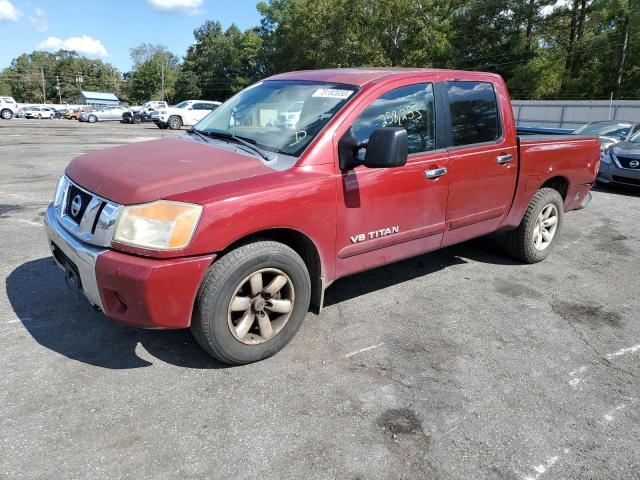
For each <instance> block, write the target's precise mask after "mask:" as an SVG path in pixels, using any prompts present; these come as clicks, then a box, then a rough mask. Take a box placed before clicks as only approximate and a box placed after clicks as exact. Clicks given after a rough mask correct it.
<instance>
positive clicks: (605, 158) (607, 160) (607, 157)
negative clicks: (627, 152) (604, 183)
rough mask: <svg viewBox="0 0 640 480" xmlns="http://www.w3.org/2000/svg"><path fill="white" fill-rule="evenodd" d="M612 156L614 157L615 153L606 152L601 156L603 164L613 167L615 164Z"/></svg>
mask: <svg viewBox="0 0 640 480" xmlns="http://www.w3.org/2000/svg"><path fill="white" fill-rule="evenodd" d="M611 155H613V153H611V152H607V151H604V152H602V153H601V154H600V161H601V162H602V163H606V164H607V165H611V164H612V163H613V160H612V159H611Z"/></svg>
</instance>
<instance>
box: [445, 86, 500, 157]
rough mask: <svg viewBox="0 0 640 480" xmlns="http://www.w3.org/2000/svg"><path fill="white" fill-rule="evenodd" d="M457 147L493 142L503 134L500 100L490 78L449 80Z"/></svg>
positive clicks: (452, 127)
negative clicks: (487, 79) (466, 80)
mask: <svg viewBox="0 0 640 480" xmlns="http://www.w3.org/2000/svg"><path fill="white" fill-rule="evenodd" d="M447 95H448V97H449V104H450V106H451V140H452V145H453V146H454V147H458V146H461V145H471V144H474V143H483V142H493V141H495V140H497V139H498V138H499V137H500V117H499V115H498V102H497V100H496V93H495V91H494V90H493V85H492V84H491V83H489V82H448V83H447Z"/></svg>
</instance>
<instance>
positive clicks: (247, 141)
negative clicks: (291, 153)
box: [198, 130, 271, 162]
mask: <svg viewBox="0 0 640 480" xmlns="http://www.w3.org/2000/svg"><path fill="white" fill-rule="evenodd" d="M198 133H200V132H198ZM201 133H202V134H204V135H206V136H208V137H212V138H222V139H225V140H232V141H234V142H236V143H239V144H240V145H243V146H244V147H247V148H248V149H249V150H251V151H252V152H253V153H257V154H258V155H259V156H260V157H261V158H262V159H263V160H265V161H267V162H270V161H271V157H269V156H268V155H267V154H265V153H264V152H263V151H262V150H261V149H260V148H258V147H256V145H255V143H256V142H255V141H254V140H250V139H245V138H243V137H239V136H237V135H236V134H235V133H227V132H219V131H217V130H209V131H206V130H204V131H202V132H201Z"/></svg>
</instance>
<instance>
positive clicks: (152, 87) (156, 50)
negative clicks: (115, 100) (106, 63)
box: [129, 43, 180, 103]
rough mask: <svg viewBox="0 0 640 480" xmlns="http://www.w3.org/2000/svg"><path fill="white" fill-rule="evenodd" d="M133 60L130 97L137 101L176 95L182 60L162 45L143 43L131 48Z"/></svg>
mask: <svg viewBox="0 0 640 480" xmlns="http://www.w3.org/2000/svg"><path fill="white" fill-rule="evenodd" d="M130 55H131V60H133V64H134V66H133V72H132V73H131V75H130V77H131V87H130V95H129V96H130V99H131V100H132V101H133V102H136V103H144V102H146V101H148V100H166V99H167V98H172V97H173V96H174V86H175V83H176V79H177V77H178V72H179V64H180V60H179V59H178V57H177V56H176V55H174V54H173V53H171V52H169V51H168V50H167V48H166V47H164V46H162V45H151V44H149V43H143V44H141V45H140V46H138V47H136V48H132V49H131V50H130Z"/></svg>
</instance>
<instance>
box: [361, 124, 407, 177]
mask: <svg viewBox="0 0 640 480" xmlns="http://www.w3.org/2000/svg"><path fill="white" fill-rule="evenodd" d="M408 155H409V146H408V140H407V131H406V130H405V129H404V128H403V127H380V128H376V129H375V130H374V131H373V133H371V136H370V137H369V143H368V144H367V153H366V154H365V156H364V165H365V166H366V167H369V168H394V167H401V166H403V165H405V164H406V163H407V157H408Z"/></svg>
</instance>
